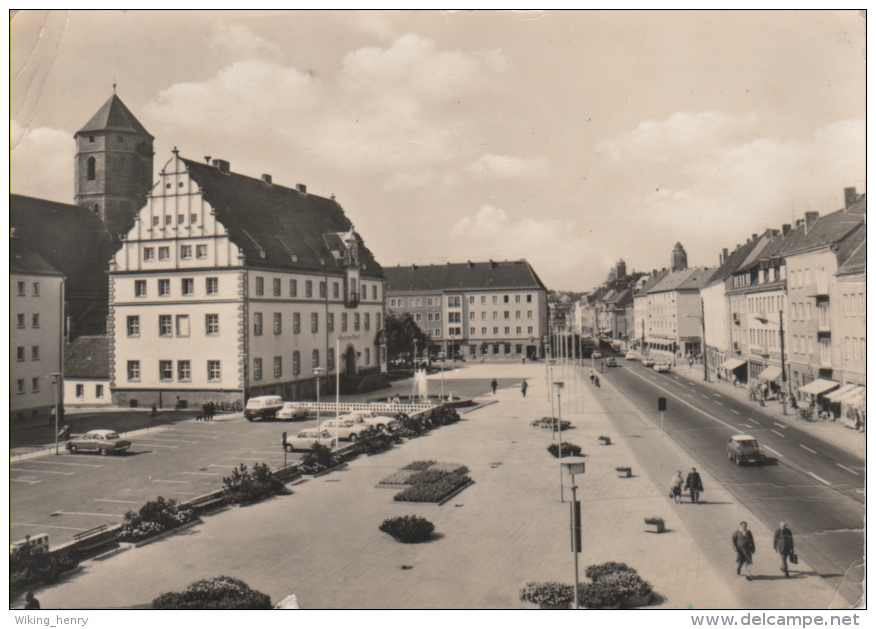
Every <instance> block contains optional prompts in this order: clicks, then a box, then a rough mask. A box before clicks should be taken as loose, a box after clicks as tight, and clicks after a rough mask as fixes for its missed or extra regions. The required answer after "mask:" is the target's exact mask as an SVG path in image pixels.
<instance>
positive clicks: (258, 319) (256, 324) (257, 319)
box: [252, 312, 262, 336]
mask: <svg viewBox="0 0 876 629" xmlns="http://www.w3.org/2000/svg"><path fill="white" fill-rule="evenodd" d="M252 333H253V335H255V336H261V335H262V313H261V312H254V313H252Z"/></svg>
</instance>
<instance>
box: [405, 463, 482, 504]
mask: <svg viewBox="0 0 876 629" xmlns="http://www.w3.org/2000/svg"><path fill="white" fill-rule="evenodd" d="M411 482H413V483H414V484H413V485H411V486H410V487H408V488H407V489H405V490H404V491H402V492H399V493H398V494H396V495H395V497H394V498H393V499H394V500H395V501H396V502H440V501H441V500H443V499H444V498H445V497H446V496H448V495H450V494H452V493H453V492H454V491H456V490H457V489H459V488H461V487H463V486H465V485H468V484H469V483H471V478H469V477H468V476H466V475H465V474H452V473H448V472H440V471H434V472H433V471H432V470H424V471H421V472H417V473H416V474H415V475H414V477H412V478H411Z"/></svg>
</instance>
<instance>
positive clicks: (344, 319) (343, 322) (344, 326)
mask: <svg viewBox="0 0 876 629" xmlns="http://www.w3.org/2000/svg"><path fill="white" fill-rule="evenodd" d="M346 331H347V313H346V312H342V313H341V332H346Z"/></svg>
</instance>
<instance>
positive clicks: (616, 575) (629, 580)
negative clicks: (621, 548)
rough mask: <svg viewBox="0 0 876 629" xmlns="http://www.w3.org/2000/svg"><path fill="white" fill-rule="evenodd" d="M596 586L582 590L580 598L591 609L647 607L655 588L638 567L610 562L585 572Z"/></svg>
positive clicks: (582, 587)
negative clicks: (638, 570) (637, 569)
mask: <svg viewBox="0 0 876 629" xmlns="http://www.w3.org/2000/svg"><path fill="white" fill-rule="evenodd" d="M585 574H586V575H587V578H589V579H590V580H591V581H592V583H584V584H581V585H580V586H579V587H578V598H579V599H580V601H581V603H582V604H584V605H585V606H586V607H589V608H591V609H604V608H610V607H623V606H638V605H646V604H647V603H648V601H649V600H650V598H651V592H652V591H653V588H652V587H651V584H650V583H648V582H647V581H645V580H644V579H642V577H640V576H639V573H638V572H636V570H635V569H634V568H630V567H629V566H627V565H626V564H623V563H616V562H613V561H610V562H608V563H604V564H601V565H595V566H590V567H588V568H587V571H586V573H585Z"/></svg>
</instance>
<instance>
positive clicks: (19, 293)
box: [18, 282, 25, 297]
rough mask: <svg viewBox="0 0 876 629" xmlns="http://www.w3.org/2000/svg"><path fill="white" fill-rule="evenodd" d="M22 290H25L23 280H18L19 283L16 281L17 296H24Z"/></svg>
mask: <svg viewBox="0 0 876 629" xmlns="http://www.w3.org/2000/svg"><path fill="white" fill-rule="evenodd" d="M24 291H25V289H24V282H19V283H18V296H19V297H24V295H25V292H24Z"/></svg>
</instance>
